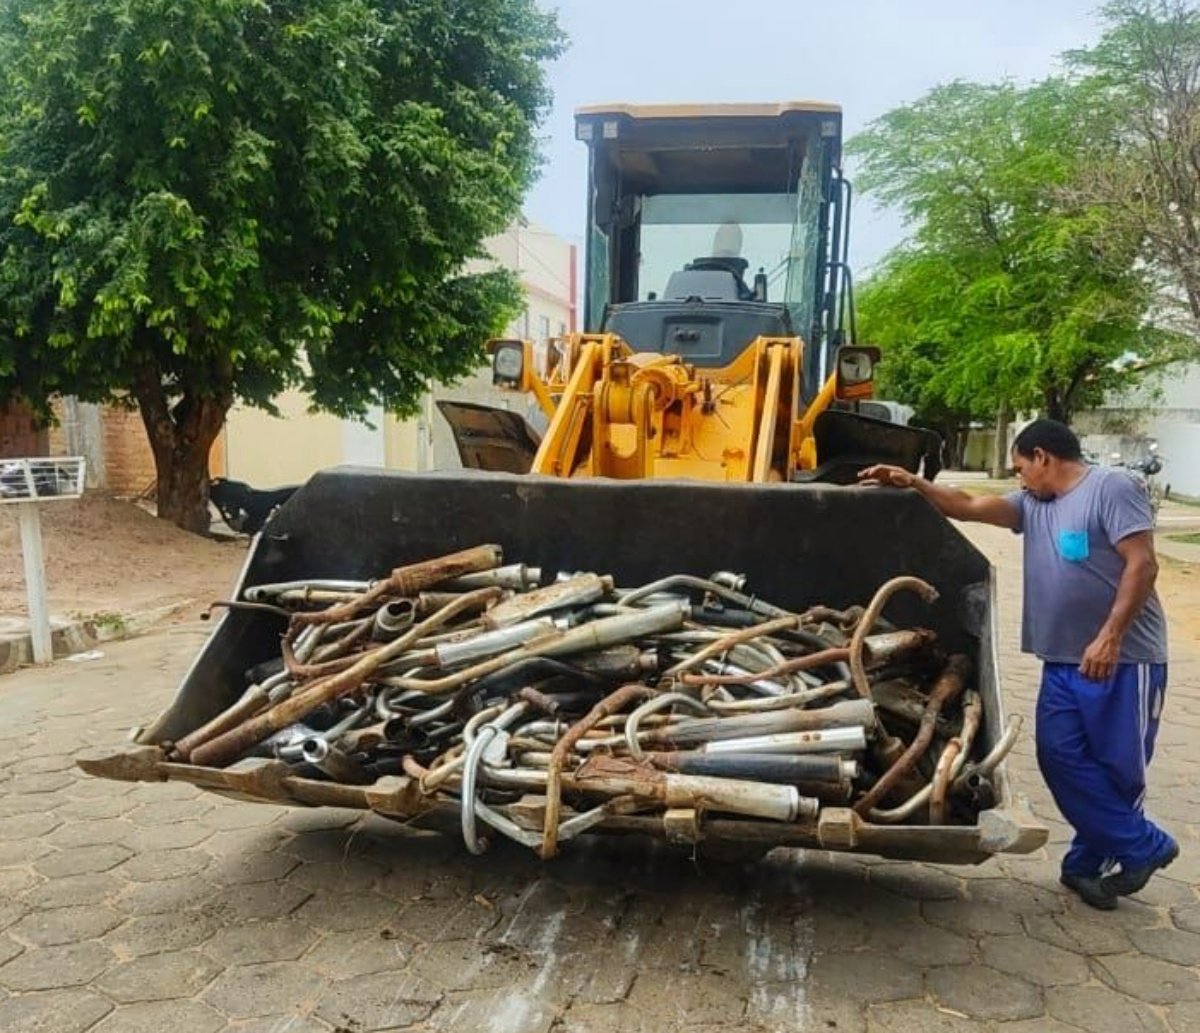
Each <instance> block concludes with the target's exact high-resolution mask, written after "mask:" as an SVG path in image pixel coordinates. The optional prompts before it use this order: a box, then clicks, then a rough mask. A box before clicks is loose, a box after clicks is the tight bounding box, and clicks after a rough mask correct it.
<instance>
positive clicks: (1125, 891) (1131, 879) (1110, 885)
mask: <svg viewBox="0 0 1200 1033" xmlns="http://www.w3.org/2000/svg"><path fill="white" fill-rule="evenodd" d="M1178 856H1179V844H1178V843H1176V842H1175V841H1174V840H1171V845H1170V846H1168V847H1167V849H1166V850H1164V851H1163V852H1162V853H1161V854H1160V855H1159V856H1158V857H1157V858H1155V860H1153V861H1151V862H1150V863H1149V864H1147V865H1143V866H1142V867H1141V868H1128V869H1125V868H1123V869H1122V870H1121V871H1119V872H1117V874H1116V875H1106V876H1104V878H1103V879H1101V880H1100V884H1101V885H1102V886H1103V887H1104V890H1105V892H1106V893H1111V894H1113V895H1114V896H1117V897H1131V896H1133V894H1135V893H1140V892H1141V891H1142V890H1143V889H1145V888H1146V883H1148V882H1149V881H1150V876H1152V875H1153V874H1154V873H1155V872H1156V871H1158V870H1159V869H1160V868H1166V866H1167V865H1169V864H1170V863H1171V862H1172V861H1174V860H1175V858H1177V857H1178Z"/></svg>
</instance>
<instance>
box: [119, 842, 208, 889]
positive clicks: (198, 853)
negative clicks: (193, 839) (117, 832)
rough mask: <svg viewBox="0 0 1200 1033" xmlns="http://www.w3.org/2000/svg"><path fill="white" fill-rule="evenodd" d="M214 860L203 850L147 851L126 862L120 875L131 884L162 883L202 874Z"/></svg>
mask: <svg viewBox="0 0 1200 1033" xmlns="http://www.w3.org/2000/svg"><path fill="white" fill-rule="evenodd" d="M211 861H212V858H211V857H209V856H208V854H206V853H205V852H204V851H203V850H201V849H199V848H194V849H192V850H146V851H143V852H142V853H140V854H136V855H135V856H134V857H132V858H130V859H129V860H128V861H126V862H125V863H124V864H123V865H121V868H120V874H121V875H122V876H123V877H124V878H126V879H129V880H130V881H131V882H161V881H163V880H165V879H181V878H185V877H187V876H189V875H196V874H197V873H199V872H202V871H203V870H204V869H205V868H207V867H208V865H209V864H210V863H211Z"/></svg>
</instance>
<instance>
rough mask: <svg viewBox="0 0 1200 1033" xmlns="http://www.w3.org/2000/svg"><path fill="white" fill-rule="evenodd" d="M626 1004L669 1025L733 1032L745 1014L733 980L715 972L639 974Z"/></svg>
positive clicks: (742, 997)
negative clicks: (713, 1026)
mask: <svg viewBox="0 0 1200 1033" xmlns="http://www.w3.org/2000/svg"><path fill="white" fill-rule="evenodd" d="M628 1000H629V1003H630V1004H632V1005H633V1006H634V1007H635V1008H638V1009H640V1010H641V1011H643V1012H645V1013H646V1014H647V1015H657V1016H661V1017H663V1018H664V1019H666V1020H667V1021H669V1022H675V1023H682V1022H686V1023H688V1024H689V1025H697V1026H701V1025H704V1024H706V1023H707V1024H711V1025H720V1026H724V1027H725V1028H727V1029H737V1028H738V1026H739V1024H740V1023H741V1021H742V1016H743V1015H744V1014H745V1011H746V995H745V991H744V990H743V989H742V988H741V987H740V986H739V984H738V982H737V980H734V979H731V978H729V977H728V976H725V975H722V974H720V973H717V972H695V973H692V972H665V973H663V974H662V975H661V976H660V975H656V974H650V973H642V974H641V975H639V977H638V979H637V981H636V982H635V983H634V984H633V989H632V990H631V991H630V992H629V998H628Z"/></svg>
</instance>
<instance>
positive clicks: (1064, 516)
mask: <svg viewBox="0 0 1200 1033" xmlns="http://www.w3.org/2000/svg"><path fill="white" fill-rule="evenodd" d="M1006 497H1007V499H1008V501H1009V502H1011V503H1012V504H1013V505H1014V506H1015V507H1016V508H1017V512H1018V514H1019V517H1018V519H1019V523H1018V525H1017V527H1016V531H1017V533H1018V534H1022V535H1024V546H1025V600H1024V602H1025V605H1024V611H1023V613H1022V617H1021V648H1022V649H1023V650H1024V651H1025V652H1027V653H1035V654H1037V656H1038V657H1040V658H1041V659H1042V660H1045V661H1048V662H1050V663H1073V664H1074V663H1078V662H1079V661H1080V660H1081V659H1082V658H1083V654H1084V652H1085V650H1086V649H1087V647H1088V646H1089V645H1090V644H1091V642H1092V640H1093V639H1094V638H1095V637H1096V635H1097V633H1098V632H1099V631H1100V628H1101V626H1102V625H1103V624H1104V622H1105V621H1106V620H1107V619H1108V615H1109V612H1110V611H1111V610H1112V605H1113V601H1114V600H1115V599H1116V595H1117V585H1118V584H1119V582H1120V580H1121V574H1122V572H1123V571H1124V569H1125V561H1124V560H1123V559H1122V558H1121V555H1120V553H1118V552H1117V550H1116V545H1117V543H1118V542H1119V541H1121V539H1123V538H1127V537H1129V535H1131V534H1136V533H1137V532H1139V531H1149V530H1152V529H1153V528H1154V517H1153V514H1152V513H1151V510H1150V501H1149V499H1148V498H1147V497H1146V493H1145V492H1144V491H1143V490H1142V489H1141V487H1140V486H1139V485H1138V484H1137V483H1136V482H1135V481H1134V480H1133V478H1132V477H1130V476H1129V474H1127V473H1125V472H1124V471H1122V470H1115V469H1106V468H1104V467H1099V466H1090V467H1088V469H1087V473H1085V474H1084V476H1083V478H1082V480H1080V481H1079V482H1078V483H1077V484H1076V485H1075V486H1074V487H1073V488H1072V489H1071V490H1070V491H1068V492H1066V493H1065V494H1063V495H1059V496H1056V497H1055V498H1053V499H1048V500H1042V499H1039V498H1037V497H1036V496H1034V495H1032V494H1030V493H1029V492H1026V491H1017V492H1013V493H1011V494H1010V495H1008V496H1006ZM1121 662H1122V663H1166V662H1167V622H1166V619H1165V617H1164V616H1163V611H1162V606H1161V605H1160V603H1159V601H1158V596H1157V595H1156V594H1154V593H1151V595H1150V598H1149V599H1147V600H1146V603H1145V605H1144V606H1143V607H1142V609H1141V612H1140V613H1138V615H1137V616H1136V617H1135V618H1134V620H1133V623H1132V624H1130V626H1129V630H1128V631H1126V632H1125V638H1124V640H1123V642H1122V643H1121Z"/></svg>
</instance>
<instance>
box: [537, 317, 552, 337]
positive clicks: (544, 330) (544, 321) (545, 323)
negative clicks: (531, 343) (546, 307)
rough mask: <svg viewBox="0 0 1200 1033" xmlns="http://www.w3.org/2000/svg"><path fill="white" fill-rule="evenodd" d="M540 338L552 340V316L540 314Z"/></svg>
mask: <svg viewBox="0 0 1200 1033" xmlns="http://www.w3.org/2000/svg"><path fill="white" fill-rule="evenodd" d="M538 340H541V341H548V340H550V317H549V316H538Z"/></svg>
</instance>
